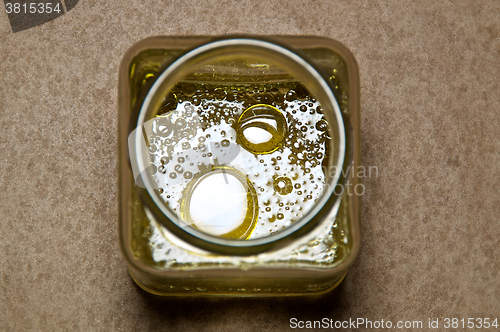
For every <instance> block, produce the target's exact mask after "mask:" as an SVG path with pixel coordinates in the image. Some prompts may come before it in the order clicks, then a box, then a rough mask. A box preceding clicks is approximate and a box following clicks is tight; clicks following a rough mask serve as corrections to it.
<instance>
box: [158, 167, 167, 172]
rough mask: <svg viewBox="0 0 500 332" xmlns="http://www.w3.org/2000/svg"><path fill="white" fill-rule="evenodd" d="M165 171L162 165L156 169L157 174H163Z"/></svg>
mask: <svg viewBox="0 0 500 332" xmlns="http://www.w3.org/2000/svg"><path fill="white" fill-rule="evenodd" d="M166 171H167V169H166V168H165V167H164V166H163V165H162V166H160V167H158V172H160V173H163V174H165V172H166Z"/></svg>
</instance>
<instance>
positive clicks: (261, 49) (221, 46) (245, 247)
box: [129, 36, 348, 255]
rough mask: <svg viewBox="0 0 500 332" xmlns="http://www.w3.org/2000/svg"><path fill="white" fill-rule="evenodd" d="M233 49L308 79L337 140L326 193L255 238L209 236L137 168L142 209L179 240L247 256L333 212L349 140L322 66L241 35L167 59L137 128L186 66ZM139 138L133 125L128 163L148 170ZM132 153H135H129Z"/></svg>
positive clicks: (265, 41) (283, 48)
mask: <svg viewBox="0 0 500 332" xmlns="http://www.w3.org/2000/svg"><path fill="white" fill-rule="evenodd" d="M242 52H243V53H242ZM236 54H246V55H253V56H257V57H258V56H261V57H265V58H271V59H273V60H274V61H277V60H280V65H283V67H285V69H287V70H288V71H289V72H290V73H292V74H293V75H294V76H295V77H298V78H303V80H301V82H302V81H307V82H306V83H305V84H304V85H305V86H306V87H307V88H308V90H310V91H311V92H312V94H313V95H314V96H315V98H316V99H318V101H319V102H320V104H321V106H322V108H323V111H324V113H325V116H326V117H327V120H328V122H329V124H330V125H332V124H335V127H334V128H333V129H334V130H333V132H334V133H335V134H336V137H335V142H337V144H336V145H335V146H333V140H330V144H332V146H333V147H334V148H335V149H334V150H333V151H336V152H337V154H336V156H333V155H332V156H329V157H330V158H332V159H333V158H335V160H332V163H331V165H333V166H334V167H335V174H334V175H333V176H331V177H330V179H329V186H328V187H327V188H329V189H330V190H328V192H327V191H326V190H325V191H324V192H323V194H322V195H321V197H320V199H319V200H318V202H317V203H315V205H314V206H313V207H312V209H311V210H310V211H308V213H307V214H306V215H305V216H303V217H302V218H301V219H299V220H298V221H297V222H295V223H294V224H292V225H291V226H289V227H288V228H286V229H284V230H282V231H280V232H277V233H275V234H271V235H268V236H266V237H262V238H258V239H249V240H230V239H224V238H220V237H216V236H212V235H209V234H206V233H203V232H201V231H199V230H196V229H194V228H186V227H181V226H180V223H179V220H178V219H177V217H176V216H175V215H174V213H172V211H170V210H169V209H168V208H167V207H166V205H165V204H164V202H163V201H162V200H161V198H160V197H159V195H157V194H156V192H155V190H154V185H153V184H152V183H151V180H150V177H149V176H144V175H145V174H144V173H141V175H140V176H141V177H142V183H144V186H145V188H138V189H139V192H140V194H141V197H142V199H143V201H144V203H145V206H146V208H147V209H148V210H149V211H150V212H151V214H152V215H153V216H154V218H155V219H156V220H157V221H159V222H160V223H161V224H162V225H163V226H165V227H166V228H167V229H168V230H169V231H171V232H172V233H173V234H175V235H176V236H178V237H179V238H181V239H182V240H185V241H187V242H188V243H191V244H193V245H195V246H197V247H200V248H202V249H206V250H209V251H214V252H222V253H226V254H242V255H245V254H254V253H258V252H262V251H265V250H268V249H269V248H271V247H274V246H276V245H278V244H279V243H282V242H284V241H286V240H290V239H292V238H295V237H297V236H300V235H302V234H304V233H306V232H308V231H309V230H311V229H312V228H314V226H315V225H317V224H318V222H319V221H320V220H322V219H323V217H324V216H326V215H327V214H330V213H331V212H334V213H336V210H337V209H338V206H339V203H340V199H339V197H338V196H337V195H336V193H335V190H334V189H335V186H336V185H337V184H338V183H339V182H340V181H341V180H342V177H345V175H343V174H342V169H343V168H344V165H345V163H346V162H348V161H347V159H348V158H346V152H347V143H348V142H347V140H346V138H347V135H346V128H345V123H347V122H346V121H345V120H344V116H345V115H344V114H342V112H341V111H340V108H339V106H338V103H337V100H336V98H335V96H334V94H333V92H332V89H331V87H330V86H329V83H328V81H327V79H326V78H325V75H324V74H323V73H322V72H321V69H320V68H318V67H317V66H316V65H315V64H314V63H313V62H312V61H311V60H309V59H308V57H307V56H306V55H304V54H301V53H300V52H298V51H297V50H294V49H292V48H290V47H288V46H286V45H282V44H279V43H277V42H275V41H272V40H268V39H265V38H254V37H252V38H250V37H245V36H241V37H234V36H233V37H225V38H221V39H216V40H214V41H212V42H209V43H206V44H204V45H201V46H199V47H196V48H194V49H192V50H191V51H188V52H187V53H185V54H183V55H181V56H180V57H179V58H178V59H177V60H176V61H174V62H173V63H172V64H170V65H169V66H168V67H167V68H166V69H165V70H164V71H163V73H161V74H160V75H159V77H158V78H157V80H156V81H155V82H154V84H153V85H152V87H151V89H150V90H149V92H148V94H147V95H146V97H145V99H144V102H143V104H142V107H141V109H140V112H139V116H138V119H137V123H136V127H137V128H141V127H142V125H143V124H144V123H145V122H146V121H147V120H148V116H150V115H151V114H152V113H153V112H154V109H156V108H157V106H158V105H159V103H160V102H161V100H162V99H163V97H164V96H165V95H166V94H167V93H168V92H169V91H170V89H172V87H173V86H174V85H175V84H176V83H177V82H178V81H179V79H180V78H182V77H183V76H184V75H183V73H186V71H189V69H190V68H192V67H193V66H194V65H199V64H200V63H204V62H206V61H208V60H207V59H213V58H216V57H218V56H221V55H222V56H229V55H232V56H234V55H236ZM332 120H333V121H332ZM143 139H144V136H143V133H142V130H136V131H135V136H134V137H133V139H132V140H131V141H129V142H132V146H131V147H130V151H131V152H132V153H131V158H130V159H131V163H134V162H137V163H138V168H139V169H146V168H147V165H146V163H145V161H146V160H149V158H147V152H146V151H145V149H144V148H143V146H144V145H143V144H141V140H143ZM132 156H135V157H136V158H132ZM320 212H322V213H320Z"/></svg>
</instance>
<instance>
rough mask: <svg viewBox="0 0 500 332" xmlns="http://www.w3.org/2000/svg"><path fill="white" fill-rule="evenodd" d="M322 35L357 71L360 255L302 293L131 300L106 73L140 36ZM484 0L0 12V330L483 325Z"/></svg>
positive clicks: (496, 270) (496, 26) (487, 152)
mask: <svg viewBox="0 0 500 332" xmlns="http://www.w3.org/2000/svg"><path fill="white" fill-rule="evenodd" d="M224 33H252V34H292V35H296V34H297V35H317V36H325V37H330V38H334V39H337V40H339V41H341V42H342V43H344V44H345V45H346V46H347V47H348V48H350V49H351V50H352V52H353V53H354V56H355V57H356V59H357V61H358V63H359V68H360V79H361V95H362V99H361V119H362V148H363V151H362V162H363V164H364V165H366V166H368V165H371V166H377V167H378V169H379V176H378V178H369V179H366V180H365V184H366V190H367V191H366V195H365V196H364V205H363V211H362V248H361V253H360V255H359V257H358V259H357V260H356V262H355V263H354V265H353V266H352V268H351V270H350V272H349V274H348V276H347V278H346V280H345V281H344V282H343V283H342V285H341V286H340V287H339V288H338V289H336V290H335V291H333V292H332V293H330V294H328V295H326V296H322V297H319V298H296V299H293V298H289V299H196V298H189V299H169V300H166V301H158V300H155V299H151V298H149V297H148V296H145V295H144V294H143V293H142V292H141V291H139V289H138V288H137V287H135V286H134V283H133V282H132V281H131V279H130V278H129V276H128V272H127V269H126V264H125V261H124V260H123V259H122V257H121V254H120V251H119V246H118V241H117V171H116V169H117V143H116V139H117V128H116V127H117V72H118V65H119V62H120V60H121V57H122V55H123V54H124V52H125V51H126V50H127V49H128V48H129V47H130V46H131V45H132V44H133V43H135V42H136V41H139V40H141V39H143V38H145V37H147V36H152V35H195V34H213V35H216V34H224ZM499 59H500V2H499V1H496V0H493V1H477V2H468V1H371V0H367V1H358V2H356V3H354V2H351V1H262V2H257V1H255V2H252V1H212V0H210V1H192V0H186V1H175V2H173V1H137V0H136V1H121V0H109V1H80V3H78V5H77V6H76V7H75V8H74V9H73V10H71V11H70V12H68V13H67V14H65V15H63V16H61V17H59V18H57V19H55V20H53V21H50V22H48V23H46V24H43V25H41V26H38V27H34V28H32V29H29V30H25V31H21V32H18V33H12V32H11V30H10V27H9V23H8V19H7V15H6V13H5V11H4V9H3V8H1V13H0V74H1V75H0V220H1V223H0V331H58V330H71V331H113V330H124V331H143V330H144V331H146V330H149V331H261V330H262V331H263V330H276V331H288V330H290V328H289V320H290V318H291V317H296V318H298V319H301V320H312V319H321V318H323V317H328V318H331V319H349V318H357V317H365V318H368V319H371V320H380V319H384V320H392V321H394V322H395V321H397V320H406V319H408V320H416V319H418V320H423V321H425V322H426V321H427V319H428V318H429V317H432V318H440V319H442V318H444V317H458V318H462V317H465V318H468V317H474V318H475V317H498V318H500V227H499V226H500V223H499V215H500V180H499V179H500V123H499V119H500V93H499V92H500V86H499V75H500V72H499V71H500V60H499Z"/></svg>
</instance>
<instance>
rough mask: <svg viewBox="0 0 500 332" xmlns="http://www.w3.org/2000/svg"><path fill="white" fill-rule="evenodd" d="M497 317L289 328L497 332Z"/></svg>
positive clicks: (312, 323) (303, 323) (313, 323)
mask: <svg viewBox="0 0 500 332" xmlns="http://www.w3.org/2000/svg"><path fill="white" fill-rule="evenodd" d="M499 326H500V325H499V318H498V317H485V318H484V317H482V318H475V317H467V318H465V317H462V318H458V317H453V318H451V317H444V318H427V319H426V320H398V321H391V320H384V319H380V320H370V319H367V318H355V319H352V318H349V320H334V319H330V318H323V319H321V320H298V319H297V318H291V319H290V328H292V329H329V330H332V329H338V330H345V329H412V330H419V329H425V330H429V329H430V330H434V329H435V330H442V329H446V330H447V329H460V330H462V331H463V330H469V329H470V330H474V331H476V330H478V329H485V330H492V331H498V328H499Z"/></svg>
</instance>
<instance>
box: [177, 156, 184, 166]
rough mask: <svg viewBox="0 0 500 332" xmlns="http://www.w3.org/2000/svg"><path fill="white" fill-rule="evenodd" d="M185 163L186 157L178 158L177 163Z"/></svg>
mask: <svg viewBox="0 0 500 332" xmlns="http://www.w3.org/2000/svg"><path fill="white" fill-rule="evenodd" d="M184 161H186V159H184V157H179V158H177V162H178V163H179V164H182V163H183V162H184ZM176 167H177V166H176Z"/></svg>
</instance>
